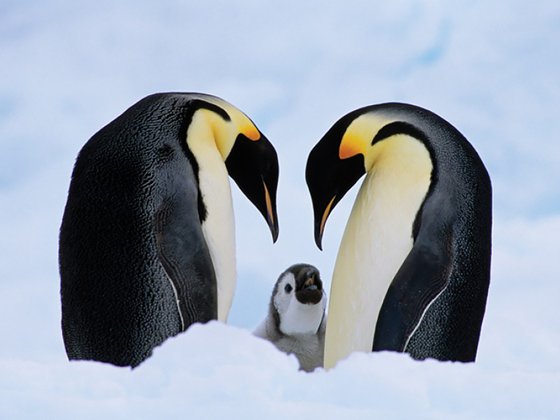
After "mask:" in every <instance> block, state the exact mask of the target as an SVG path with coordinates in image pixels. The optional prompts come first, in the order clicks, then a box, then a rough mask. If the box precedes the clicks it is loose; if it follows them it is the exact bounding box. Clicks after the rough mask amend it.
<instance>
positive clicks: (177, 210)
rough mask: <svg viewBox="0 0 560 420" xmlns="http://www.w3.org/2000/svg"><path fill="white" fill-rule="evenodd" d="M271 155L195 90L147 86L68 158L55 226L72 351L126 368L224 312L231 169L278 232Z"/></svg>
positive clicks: (230, 244)
mask: <svg viewBox="0 0 560 420" xmlns="http://www.w3.org/2000/svg"><path fill="white" fill-rule="evenodd" d="M278 174H279V167H278V156H277V153H276V150H275V149H274V147H273V145H272V144H271V143H270V141H269V140H268V139H267V138H266V137H265V136H264V135H263V134H262V133H261V131H260V130H259V129H258V128H257V127H256V126H255V124H254V123H253V122H252V121H251V119H249V117H248V116H247V115H246V114H244V113H243V112H241V111H240V110H239V109H238V108H236V107H235V106H233V105H231V104H230V103H229V102H226V101H225V100H223V99H221V98H219V97H216V96H212V95H208V94H204V93H180V92H166V93H156V94H152V95H149V96H147V97H145V98H143V99H141V100H140V101H138V102H137V103H135V104H134V105H132V106H131V107H130V108H128V109H127V110H126V111H124V112H123V113H122V114H121V115H120V116H118V117H117V118H116V119H115V120H113V121H112V122H110V123H109V124H107V125H106V126H105V127H103V128H101V129H100V130H99V131H98V132H97V133H96V134H94V135H93V136H92V137H91V138H90V139H89V140H88V141H87V142H86V143H85V145H84V146H83V148H82V149H81V151H80V152H79V154H78V157H77V159H76V162H75V165H74V168H73V172H72V177H71V181H70V187H69V190H68V198H67V202H66V206H65V209H64V213H63V218H62V223H61V226H60V234H59V271H60V278H61V280H60V293H61V309H62V319H61V326H62V333H63V339H64V344H65V349H66V352H67V356H68V358H69V359H70V360H94V361H99V362H105V363H110V364H113V365H116V366H129V367H131V368H134V367H136V366H138V365H139V364H140V363H142V362H143V361H144V360H146V359H147V358H148V357H149V356H150V355H151V354H152V350H153V349H154V348H155V347H157V346H158V345H160V344H161V343H163V342H164V341H165V340H166V339H167V338H169V337H172V336H175V335H177V334H179V333H180V332H182V331H185V330H186V329H187V328H188V327H189V326H190V325H191V324H193V323H205V322H208V321H210V320H214V319H218V320H220V321H224V322H225V321H226V320H227V316H228V312H229V309H230V307H231V303H232V298H233V293H234V289H235V283H236V273H235V227H234V218H233V208H232V200H231V191H230V183H229V179H228V175H229V177H231V178H232V179H233V180H234V181H235V182H236V184H237V185H238V187H239V188H240V190H241V191H242V192H243V193H244V194H245V195H246V197H247V198H248V199H249V200H250V201H251V202H252V203H253V205H254V206H255V207H256V208H257V209H258V211H259V212H260V213H261V214H262V216H263V217H264V219H265V221H266V223H267V224H268V226H269V228H270V231H271V234H272V239H273V242H276V239H277V237H278V231H279V228H278V217H277V211H276V189H277V185H278Z"/></svg>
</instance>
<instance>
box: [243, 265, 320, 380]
mask: <svg viewBox="0 0 560 420" xmlns="http://www.w3.org/2000/svg"><path fill="white" fill-rule="evenodd" d="M326 304H327V296H326V293H325V291H324V290H323V283H322V281H321V278H320V276H319V270H317V268H315V267H314V266H312V265H309V264H295V265H292V266H291V267H289V268H288V269H287V270H286V271H284V272H283V273H282V274H281V275H280V277H279V278H278V280H277V281H276V284H275V285H274V289H273V291H272V296H271V298H270V305H269V311H268V315H267V317H266V318H265V319H264V320H263V321H262V322H261V324H260V325H259V326H258V327H257V328H256V329H255V331H254V333H253V334H254V335H256V336H257V337H261V338H264V339H266V340H268V341H270V342H271V343H273V344H274V345H275V346H276V347H277V348H278V350H280V351H283V352H284V353H288V354H294V355H295V356H296V357H297V359H298V361H299V365H300V369H301V370H304V371H306V372H311V371H313V370H314V369H315V368H317V367H322V366H323V352H324V346H325V330H326V324H327V318H326V315H325V307H326Z"/></svg>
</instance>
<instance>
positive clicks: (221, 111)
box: [191, 94, 279, 242]
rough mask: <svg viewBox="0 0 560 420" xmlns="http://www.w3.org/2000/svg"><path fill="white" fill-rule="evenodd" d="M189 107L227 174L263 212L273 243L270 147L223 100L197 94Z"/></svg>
mask: <svg viewBox="0 0 560 420" xmlns="http://www.w3.org/2000/svg"><path fill="white" fill-rule="evenodd" d="M191 106H193V107H194V108H196V111H195V114H194V115H193V119H194V118H204V119H205V122H206V124H205V126H206V127H208V128H209V129H210V130H211V133H210V134H211V136H212V137H213V138H214V140H215V143H216V147H217V148H218V150H219V152H220V154H221V156H222V158H223V159H224V162H225V165H226V168H227V171H228V174H229V176H230V177H231V178H232V179H233V180H234V181H235V183H236V184H237V186H238V187H239V189H240V190H241V191H242V192H243V193H244V194H245V195H246V196H247V198H248V199H249V200H250V201H251V202H252V203H253V205H254V206H255V207H256V208H257V209H258V210H259V212H260V213H261V214H262V215H263V217H264V218H265V220H266V222H267V224H268V226H269V228H270V231H271V234H272V238H273V241H274V242H276V239H277V238H278V229H279V228H278V216H277V212H276V189H277V186H278V172H279V170H278V155H277V153H276V150H275V149H274V146H272V144H271V143H270V141H269V140H268V139H267V138H266V137H265V136H264V134H262V133H261V131H260V130H259V129H258V128H257V127H256V126H255V124H254V123H253V122H252V121H251V119H250V118H249V117H247V115H245V114H244V113H243V112H241V111H240V110H239V109H237V108H236V107H234V106H233V105H231V104H230V103H228V102H226V101H224V100H223V99H220V98H218V97H215V96H210V95H202V94H198V97H197V98H196V99H194V100H193V101H191Z"/></svg>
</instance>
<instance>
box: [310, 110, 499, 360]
mask: <svg viewBox="0 0 560 420" xmlns="http://www.w3.org/2000/svg"><path fill="white" fill-rule="evenodd" d="M363 175H365V179H364V181H363V183H362V184H361V186H360V189H359V192H358V194H357V197H356V199H355V202H354V205H353V208H352V211H351V214H350V216H349V218H348V221H347V224H346V227H345V231H344V234H343V237H342V240H341V243H340V247H339V250H338V255H337V258H336V263H335V266H334V269H333V274H332V281H331V290H330V294H329V309H328V315H329V322H328V325H327V331H326V337H325V368H326V369H329V368H332V367H333V366H335V365H336V364H337V362H338V361H340V360H342V359H345V358H347V357H348V356H349V355H350V354H351V353H353V352H355V351H360V352H371V351H395V352H405V353H408V354H409V355H410V356H411V357H412V358H413V359H417V360H424V359H427V358H431V359H436V360H448V361H459V362H473V361H475V359H476V353H477V348H478V342H479V339H480V331H481V325H482V321H483V317H484V312H485V308H486V301H487V295H488V287H489V283H490V260H491V235H492V232H491V231H492V186H491V181H490V176H489V174H488V171H487V169H486V168H485V166H484V163H483V162H482V160H481V158H480V156H479V155H478V153H477V152H476V150H475V149H474V147H473V146H472V145H471V144H470V143H469V141H468V140H467V139H466V138H465V137H464V136H463V135H462V134H461V133H460V132H459V131H458V130H457V129H456V128H455V127H454V126H452V125H451V124H450V123H449V122H447V121H446V120H444V119H443V118H442V117H440V116H439V115H437V114H435V113H433V112H432V111H429V110H427V109H425V108H422V107H419V106H416V105H412V104H407V103H396V102H390V103H381V104H375V105H369V106H365V107H362V108H359V109H356V110H354V111H352V112H349V113H348V114H346V115H344V116H343V117H341V118H340V119H339V120H338V121H336V122H335V124H333V125H332V127H331V128H330V129H329V130H328V131H327V132H326V133H325V134H324V136H323V137H322V138H321V139H320V140H319V142H318V143H317V144H316V145H315V146H314V147H313V149H312V150H311V152H310V153H309V156H308V160H307V165H306V181H307V185H308V188H309V192H310V195H311V200H312V203H313V213H314V233H315V242H316V244H317V246H318V248H319V249H322V237H323V233H324V229H325V224H326V222H327V219H328V217H329V215H330V214H331V212H332V210H333V209H334V208H335V206H336V205H337V204H338V203H339V202H340V200H342V198H343V197H344V195H345V194H346V193H347V192H348V191H349V190H350V188H351V187H352V186H353V185H354V184H355V183H356V182H357V181H358V180H359V179H360V178H361V177H362V176H363Z"/></svg>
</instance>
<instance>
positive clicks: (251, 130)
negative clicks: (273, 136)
mask: <svg viewBox="0 0 560 420" xmlns="http://www.w3.org/2000/svg"><path fill="white" fill-rule="evenodd" d="M240 132H241V134H243V135H244V136H245V137H247V138H248V139H249V140H253V141H257V140H260V139H261V133H260V131H259V130H258V129H257V127H255V124H253V123H252V122H251V120H250V119H249V118H247V121H244V123H243V125H242V126H241V127H240Z"/></svg>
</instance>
